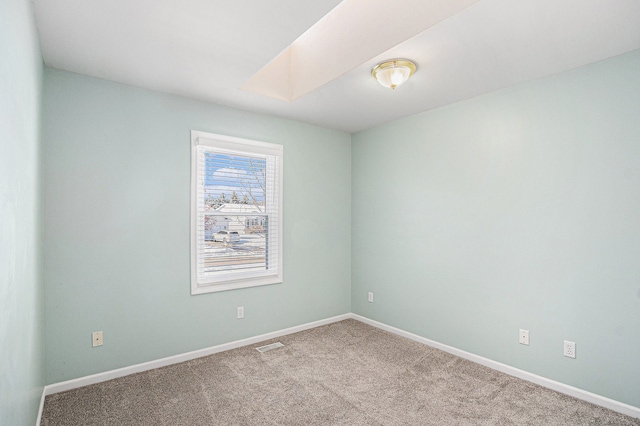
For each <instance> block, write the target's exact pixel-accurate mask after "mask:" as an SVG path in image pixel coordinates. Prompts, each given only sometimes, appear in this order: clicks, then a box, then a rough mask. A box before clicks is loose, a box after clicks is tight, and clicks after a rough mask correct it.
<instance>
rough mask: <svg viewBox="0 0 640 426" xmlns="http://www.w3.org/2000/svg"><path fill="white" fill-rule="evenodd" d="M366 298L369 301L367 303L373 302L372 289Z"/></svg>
mask: <svg viewBox="0 0 640 426" xmlns="http://www.w3.org/2000/svg"><path fill="white" fill-rule="evenodd" d="M367 300H368V301H369V303H373V292H372V291H370V292H369V296H368V297H367Z"/></svg>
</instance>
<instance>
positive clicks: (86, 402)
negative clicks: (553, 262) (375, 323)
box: [42, 320, 640, 426]
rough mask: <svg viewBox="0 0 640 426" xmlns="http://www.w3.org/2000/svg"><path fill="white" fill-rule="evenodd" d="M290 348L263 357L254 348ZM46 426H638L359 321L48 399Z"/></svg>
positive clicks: (634, 421) (596, 408)
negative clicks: (271, 346)
mask: <svg viewBox="0 0 640 426" xmlns="http://www.w3.org/2000/svg"><path fill="white" fill-rule="evenodd" d="M275 341H280V342H282V343H283V344H284V345H285V347H284V348H280V349H275V350H272V351H270V352H265V353H263V354H261V353H259V352H258V351H256V350H255V348H256V347H257V346H261V345H263V344H267V343H272V342H275ZM42 425H45V426H54V425H56V426H57V425H65V426H72V425H172V426H175V425H190V426H191V425H640V420H639V419H633V418H631V417H627V416H623V415H621V414H618V413H615V412H613V411H609V410H606V409H604V408H600V407H598V406H595V405H592V404H589V403H586V402H583V401H580V400H577V399H574V398H572V397H569V396H566V395H563V394H559V393H556V392H553V391H550V390H548V389H545V388H542V387H540V386H537V385H534V384H531V383H529V382H526V381H524V380H520V379H517V378H514V377H511V376H508V375H506V374H503V373H499V372H496V371H494V370H491V369H489V368H486V367H483V366H480V365H478V364H474V363H472V362H470V361H467V360H464V359H461V358H458V357H455V356H453V355H450V354H448V353H445V352H442V351H439V350H437V349H432V348H430V347H427V346H424V345H422V344H419V343H416V342H413V341H411V340H408V339H405V338H402V337H398V336H395V335H393V334H390V333H387V332H385V331H381V330H378V329H376V328H374V327H371V326H368V325H366V324H363V323H361V322H359V321H355V320H346V321H341V322H338V323H334V324H330V325H327V326H323V327H318V328H315V329H312V330H307V331H303V332H300V333H296V334H292V335H289V336H284V337H280V338H278V339H276V340H273V341H267V342H264V343H261V344H257V345H252V346H248V347H244V348H239V349H234V350H231V351H228V352H223V353H219V354H215V355H211V356H207V357H203V358H198V359H196V360H192V361H188V362H184V363H181V364H175V365H172V366H168V367H164V368H160V369H156V370H151V371H147V372H143V373H138V374H134V375H131V376H127V377H122V378H119V379H115V380H111V381H108V382H104V383H99V384H96V385H92V386H87V387H84V388H80V389H75V390H71V391H68V392H63V393H58V394H54V395H50V396H47V398H46V400H45V406H44V413H43V418H42Z"/></svg>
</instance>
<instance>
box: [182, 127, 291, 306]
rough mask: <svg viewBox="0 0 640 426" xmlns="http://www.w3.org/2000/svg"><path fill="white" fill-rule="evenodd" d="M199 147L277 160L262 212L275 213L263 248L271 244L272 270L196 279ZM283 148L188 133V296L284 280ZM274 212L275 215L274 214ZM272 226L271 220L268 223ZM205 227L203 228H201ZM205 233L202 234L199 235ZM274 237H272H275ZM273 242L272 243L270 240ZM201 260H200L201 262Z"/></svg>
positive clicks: (194, 131) (270, 268)
mask: <svg viewBox="0 0 640 426" xmlns="http://www.w3.org/2000/svg"><path fill="white" fill-rule="evenodd" d="M198 146H205V147H209V148H212V149H213V150H215V151H216V152H220V153H230V154H240V155H248V156H257V157H265V156H273V157H275V158H276V170H277V172H276V177H275V182H274V185H275V188H269V187H267V194H265V197H266V199H265V212H266V213H267V214H269V215H270V216H271V214H272V213H275V214H274V215H273V216H274V217H275V229H276V232H271V231H270V232H268V233H267V235H268V238H269V240H268V241H267V242H266V244H274V245H272V246H270V247H273V248H275V250H276V251H277V255H276V256H275V267H271V266H270V267H268V269H267V270H265V271H259V272H250V273H247V272H236V273H230V274H225V275H224V277H222V276H217V277H216V276H208V277H205V276H204V273H203V274H201V275H198V263H199V262H200V261H201V260H202V262H203V261H204V259H203V256H204V252H202V253H200V252H199V251H198V215H199V213H200V212H199V211H198V186H199V185H204V181H203V179H202V178H201V177H200V176H198ZM283 160H284V158H283V147H282V145H277V144H273V143H267V142H260V141H254V140H249V139H241V138H236V137H232V136H225V135H218V134H214V133H207V132H201V131H197V130H192V131H191V294H192V295H196V294H203V293H212V292H217V291H225V290H233V289H238V288H246V287H255V286H261V285H269V284H277V283H281V282H282V277H283V251H282V246H283V232H282V224H283V200H282V194H283V190H282V187H283V180H284V179H283V176H284V173H283V163H284V161H283ZM273 209H275V211H274V210H273ZM269 221H270V223H272V219H271V218H270V219H269ZM202 226H204V224H203V225H202ZM202 232H203V233H204V230H203V231H202ZM274 234H275V236H274ZM274 237H275V238H276V241H275V242H273V241H272V239H273V238H274ZM201 258H202V259H201Z"/></svg>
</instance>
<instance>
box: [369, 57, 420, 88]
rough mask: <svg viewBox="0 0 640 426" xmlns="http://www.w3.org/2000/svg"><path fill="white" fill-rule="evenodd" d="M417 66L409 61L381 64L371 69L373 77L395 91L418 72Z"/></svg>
mask: <svg viewBox="0 0 640 426" xmlns="http://www.w3.org/2000/svg"><path fill="white" fill-rule="evenodd" d="M416 69H417V67H416V64H415V63H414V62H412V61H410V60H408V59H392V60H390V61H384V62H380V63H379V64H378V65H376V66H375V67H373V68H372V69H371V75H372V76H373V78H375V79H376V80H378V83H380V84H382V85H383V86H384V87H391V88H392V89H395V88H396V87H398V86H400V85H401V84H402V83H404V82H405V81H407V80H409V77H411V76H412V75H413V73H414V72H416Z"/></svg>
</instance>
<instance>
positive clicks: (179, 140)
mask: <svg viewBox="0 0 640 426" xmlns="http://www.w3.org/2000/svg"><path fill="white" fill-rule="evenodd" d="M43 129H44V139H45V149H44V153H45V159H44V176H45V238H44V247H45V260H44V275H45V279H46V298H45V299H46V301H45V318H46V347H47V365H46V381H47V383H54V382H60V381H63V380H67V379H73V378H77V377H81V376H86V375H88V374H92V373H97V372H101V371H107V370H112V369H115V368H119V367H125V366H130V365H133V364H137V363H140V362H145V361H149V360H155V359H159V358H162V357H166V356H170V355H175V354H180V353H184V352H188V351H192V350H196V349H200V348H206V347H209V346H213V345H216V344H220V343H224V342H229V341H233V340H238V339H242V338H245V337H249V336H255V335H259V334H262V333H266V332H270V331H274V330H280V329H283V328H287V327H291V326H295V325H299V324H303V323H307V322H310V321H314V320H319V319H324V318H328V317H331V316H335V315H339V314H343V313H347V312H349V311H350V295H351V293H350V280H351V253H350V249H351V242H350V239H351V232H350V227H351V146H350V136H349V135H348V134H345V133H341V132H336V131H332V130H327V129H322V128H318V127H314V126H310V125H306V124H302V123H297V122H293V121H288V120H283V119H279V118H274V117H267V116H263V115H259V114H251V113H246V112H242V111H238V110H234V109H230V108H225V107H221V106H216V105H211V104H206V103H202V102H197V101H193V100H189V99H185V98H180V97H176V96H171V95H166V94H162V93H156V92H152V91H148V90H142V89H139V88H134V87H131V86H125V85H121V84H116V83H112V82H107V81H104V80H99V79H94V78H89V77H84V76H80V75H77V74H71V73H68V72H64V71H59V70H54V69H48V68H47V69H46V70H45V94H44V127H43ZM192 129H194V130H202V131H206V132H212V133H219V134H224V135H229V136H236V137H241V138H247V139H253V140H260V141H265V142H272V143H278V144H282V145H283V146H284V282H283V283H282V284H276V285H270V286H263V287H255V288H248V289H241V290H233V291H225V292H219V293H209V294H203V295H197V296H191V294H190V257H189V256H190V254H189V250H190V245H189V235H190V227H189V223H190V222H189V220H190V201H189V197H190V178H191V174H190V173H191V171H190V167H191V159H190V149H191V148H190V143H191V142H190V131H191V130H192ZM237 306H244V309H245V318H244V319H242V320H237V319H236V307H237ZM98 330H102V331H103V332H104V346H102V347H98V348H92V347H91V332H92V331H98Z"/></svg>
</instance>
